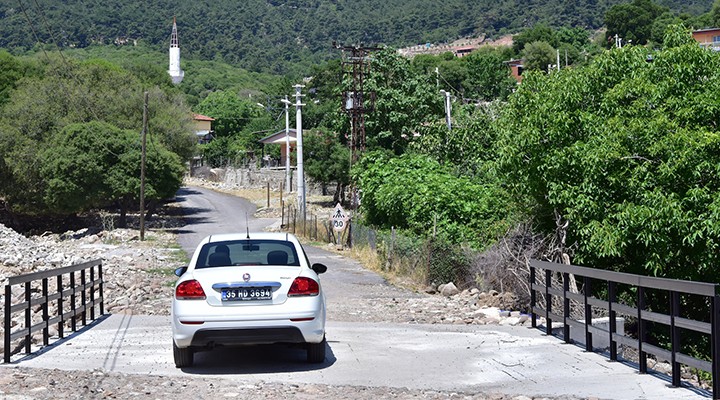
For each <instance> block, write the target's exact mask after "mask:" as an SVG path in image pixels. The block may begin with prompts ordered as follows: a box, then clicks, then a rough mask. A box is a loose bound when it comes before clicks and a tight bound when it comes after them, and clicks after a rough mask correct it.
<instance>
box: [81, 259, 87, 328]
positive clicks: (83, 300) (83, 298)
mask: <svg viewBox="0 0 720 400" xmlns="http://www.w3.org/2000/svg"><path fill="white" fill-rule="evenodd" d="M86 284H87V280H86V279H85V270H84V269H83V270H81V271H80V286H81V287H82V289H81V290H80V304H81V305H82V324H83V326H87V299H86V294H85V290H87V288H86V287H85V285H86Z"/></svg>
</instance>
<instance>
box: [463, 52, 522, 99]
mask: <svg viewBox="0 0 720 400" xmlns="http://www.w3.org/2000/svg"><path fill="white" fill-rule="evenodd" d="M508 59H509V57H508V55H507V52H506V51H504V50H503V49H496V48H491V47H483V48H480V49H478V50H476V51H474V52H472V53H470V54H468V55H467V56H466V57H463V58H462V60H463V62H465V63H466V64H467V79H465V81H464V82H463V85H462V86H463V88H464V93H465V96H466V97H469V98H473V99H480V100H485V101H491V100H496V99H501V100H504V99H506V98H507V96H508V95H509V94H510V93H511V92H512V90H513V89H514V88H515V86H517V83H516V81H515V80H514V79H513V78H512V77H510V68H508V66H507V65H506V64H505V61H507V60H508Z"/></svg>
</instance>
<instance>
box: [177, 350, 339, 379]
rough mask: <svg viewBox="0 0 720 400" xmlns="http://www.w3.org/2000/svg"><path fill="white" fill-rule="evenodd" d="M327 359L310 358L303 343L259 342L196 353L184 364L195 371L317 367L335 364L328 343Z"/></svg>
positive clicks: (276, 370) (222, 372)
mask: <svg viewBox="0 0 720 400" xmlns="http://www.w3.org/2000/svg"><path fill="white" fill-rule="evenodd" d="M326 346H327V347H326V349H325V351H326V353H325V354H326V355H325V361H324V362H322V363H318V364H312V363H308V362H307V359H306V357H307V352H306V351H305V349H304V348H302V347H300V346H292V345H257V346H243V347H218V348H215V349H213V350H210V351H203V352H198V353H195V361H194V363H193V366H192V367H190V368H182V371H183V372H185V373H187V374H194V375H238V374H271V373H282V372H302V371H317V370H321V369H325V368H328V367H330V366H331V365H333V364H335V362H336V361H337V359H336V358H335V354H334V353H333V351H332V348H331V347H330V346H329V345H326Z"/></svg>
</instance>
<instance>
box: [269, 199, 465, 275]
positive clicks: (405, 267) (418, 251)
mask: <svg viewBox="0 0 720 400" xmlns="http://www.w3.org/2000/svg"><path fill="white" fill-rule="evenodd" d="M282 209H283V211H282V228H283V229H285V230H286V231H288V232H291V233H293V234H295V235H297V236H301V237H305V238H307V239H310V240H314V241H323V242H326V243H333V244H335V245H337V246H338V248H342V249H356V250H365V249H367V250H370V251H371V252H372V253H373V254H374V255H375V256H376V257H377V260H378V262H379V264H380V268H382V269H383V270H386V271H392V272H394V273H396V274H398V275H403V276H411V277H412V278H413V279H414V280H416V281H419V282H422V283H426V284H440V283H447V282H451V281H452V282H456V284H462V283H464V282H465V281H467V277H466V276H464V275H465V273H466V272H467V270H468V269H469V267H468V265H467V263H468V259H469V258H467V257H463V256H458V254H457V253H458V252H462V251H463V250H462V249H460V248H459V247H457V246H452V247H451V246H450V245H448V244H445V243H439V242H438V241H436V240H435V239H434V238H421V237H418V236H417V235H414V236H410V235H404V234H402V233H401V232H400V231H398V230H397V229H394V228H391V229H390V230H389V231H387V230H377V229H374V228H372V227H369V226H366V225H363V224H360V223H358V222H354V221H352V220H351V221H349V222H348V223H347V225H346V228H345V229H344V230H342V231H336V230H335V229H333V224H332V221H331V219H330V218H329V215H325V216H318V215H314V214H308V215H306V216H305V218H303V216H302V214H301V213H300V212H299V210H298V209H297V207H295V206H294V205H292V204H287V205H283V208H282ZM452 249H456V250H452ZM448 251H450V253H452V254H448Z"/></svg>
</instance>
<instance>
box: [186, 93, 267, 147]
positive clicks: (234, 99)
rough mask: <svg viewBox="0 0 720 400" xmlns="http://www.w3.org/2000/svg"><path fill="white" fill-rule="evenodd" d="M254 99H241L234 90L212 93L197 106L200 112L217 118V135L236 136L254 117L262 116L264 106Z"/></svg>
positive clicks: (215, 123)
mask: <svg viewBox="0 0 720 400" xmlns="http://www.w3.org/2000/svg"><path fill="white" fill-rule="evenodd" d="M257 103H258V102H257V101H254V100H252V99H247V100H246V99H241V98H240V96H238V95H237V93H235V92H234V91H230V90H221V91H217V92H212V93H210V94H209V95H208V96H207V97H206V98H205V99H204V100H203V101H202V102H200V104H198V105H197V107H195V111H197V112H198V113H199V114H203V115H207V116H209V117H213V118H215V121H214V122H213V129H214V130H215V135H216V136H220V137H222V136H235V135H237V134H238V133H240V132H241V131H242V130H243V128H244V127H245V125H247V124H248V123H249V122H250V121H252V120H253V119H254V118H258V117H261V114H262V112H263V106H260V105H258V104H257Z"/></svg>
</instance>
